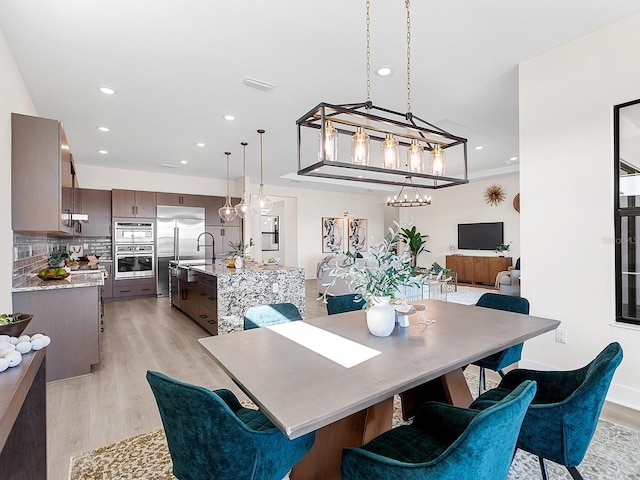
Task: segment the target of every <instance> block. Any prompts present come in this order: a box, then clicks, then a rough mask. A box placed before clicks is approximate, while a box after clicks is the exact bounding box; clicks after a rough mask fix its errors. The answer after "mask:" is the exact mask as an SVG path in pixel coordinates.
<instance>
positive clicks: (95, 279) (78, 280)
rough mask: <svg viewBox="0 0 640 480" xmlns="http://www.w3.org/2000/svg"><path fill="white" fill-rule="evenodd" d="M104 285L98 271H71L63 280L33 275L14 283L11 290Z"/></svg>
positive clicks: (31, 290) (22, 290)
mask: <svg viewBox="0 0 640 480" xmlns="http://www.w3.org/2000/svg"><path fill="white" fill-rule="evenodd" d="M102 285H104V278H103V274H102V272H100V271H87V272H86V273H84V272H83V273H73V274H71V275H69V276H68V277H67V278H65V279H63V280H42V279H40V277H38V276H37V275H33V277H30V278H29V279H27V280H26V281H25V282H23V283H21V284H16V285H14V286H13V288H12V289H11V291H12V292H36V291H39V290H60V289H62V288H80V287H100V286H102Z"/></svg>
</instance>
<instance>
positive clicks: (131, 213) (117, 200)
mask: <svg viewBox="0 0 640 480" xmlns="http://www.w3.org/2000/svg"><path fill="white" fill-rule="evenodd" d="M111 214H112V215H113V216H114V217H142V218H156V192H140V191H134V190H111Z"/></svg>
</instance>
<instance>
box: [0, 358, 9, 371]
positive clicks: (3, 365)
mask: <svg viewBox="0 0 640 480" xmlns="http://www.w3.org/2000/svg"><path fill="white" fill-rule="evenodd" d="M7 368H9V360H8V359H6V358H0V372H4V371H5V370H6V369H7Z"/></svg>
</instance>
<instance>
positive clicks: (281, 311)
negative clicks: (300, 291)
mask: <svg viewBox="0 0 640 480" xmlns="http://www.w3.org/2000/svg"><path fill="white" fill-rule="evenodd" d="M296 320H302V316H301V315H300V311H299V310H298V307H296V306H295V305H294V304H293V303H272V304H269V305H256V306H254V307H249V308H247V311H246V312H245V313H244V329H245V330H251V329H252V328H260V327H268V326H270V325H278V324H280V323H287V322H294V321H296Z"/></svg>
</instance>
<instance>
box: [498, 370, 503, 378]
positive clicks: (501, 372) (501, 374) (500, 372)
mask: <svg viewBox="0 0 640 480" xmlns="http://www.w3.org/2000/svg"><path fill="white" fill-rule="evenodd" d="M498 373H499V374H500V378H504V372H503V371H502V370H498Z"/></svg>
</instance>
